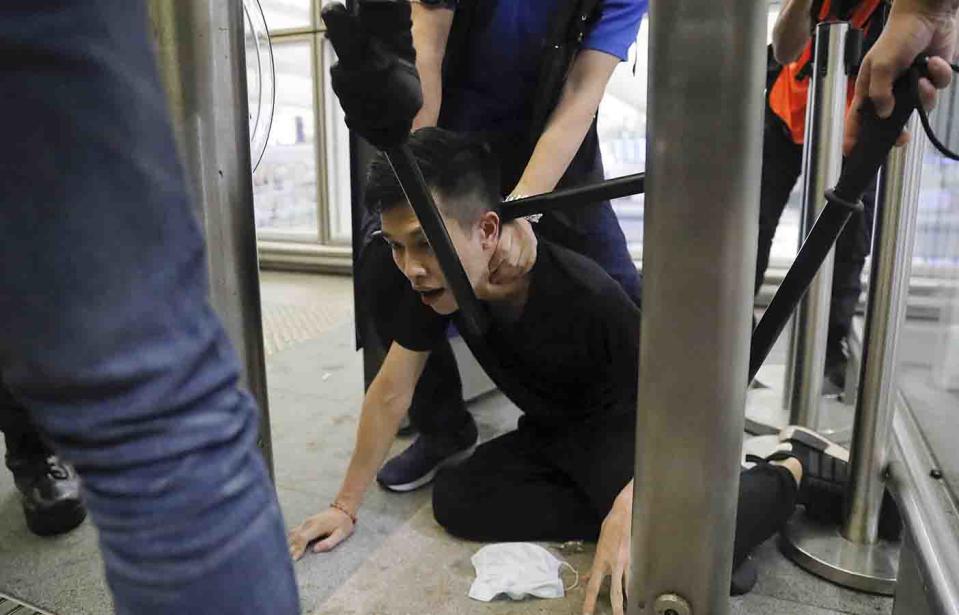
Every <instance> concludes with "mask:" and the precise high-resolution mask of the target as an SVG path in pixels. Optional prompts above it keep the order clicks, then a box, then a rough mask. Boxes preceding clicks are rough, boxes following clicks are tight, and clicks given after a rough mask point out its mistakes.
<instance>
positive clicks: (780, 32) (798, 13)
mask: <svg viewBox="0 0 959 615" xmlns="http://www.w3.org/2000/svg"><path fill="white" fill-rule="evenodd" d="M811 7H812V0H789V1H788V2H787V3H786V4H785V6H783V8H782V11H780V13H779V16H778V17H777V18H776V25H774V26H773V37H772V38H773V55H774V56H775V57H776V61H777V62H779V63H780V64H788V63H789V62H795V61H796V60H797V59H799V56H800V54H802V51H803V49H804V48H805V47H806V43H808V42H809V31H810V26H811V25H812V23H811V17H810V15H809V11H810V10H811Z"/></svg>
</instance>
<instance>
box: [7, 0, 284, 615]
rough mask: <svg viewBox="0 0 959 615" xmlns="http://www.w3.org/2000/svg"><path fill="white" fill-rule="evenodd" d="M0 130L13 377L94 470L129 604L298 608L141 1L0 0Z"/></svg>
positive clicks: (48, 430) (96, 497)
mask: <svg viewBox="0 0 959 615" xmlns="http://www.w3.org/2000/svg"><path fill="white" fill-rule="evenodd" d="M0 134H2V135H3V145H2V147H0V323H2V324H0V327H2V333H0V380H2V382H3V385H4V387H5V388H6V389H7V391H8V392H9V395H10V396H12V398H13V400H15V403H16V404H19V405H22V406H24V407H26V408H28V409H29V411H30V413H31V416H32V419H33V421H34V422H35V423H36V425H37V426H38V428H39V429H40V430H41V431H42V432H43V434H44V435H45V436H46V437H47V438H48V439H49V440H50V441H51V442H52V444H53V445H54V447H55V448H56V449H57V451H58V452H59V453H60V454H61V456H62V457H63V458H64V459H65V460H67V461H69V462H71V463H73V464H74V465H75V466H76V468H77V470H78V472H79V473H80V475H81V477H82V480H83V486H84V497H85V499H86V503H87V506H88V508H89V511H90V514H91V516H92V519H93V521H94V523H95V524H96V526H97V528H98V530H99V536H100V546H101V549H102V552H103V560H104V563H105V566H106V576H107V581H108V582H109V585H110V588H111V590H112V592H113V595H114V600H115V608H116V612H117V613H121V614H131V615H132V614H136V615H150V614H153V613H157V614H160V613H164V614H167V613H187V612H189V613H211V614H213V613H216V614H222V613H275V614H281V615H285V614H288V613H296V612H298V610H299V600H298V597H297V590H296V584H295V581H294V577H293V569H292V565H291V562H290V558H289V555H288V552H287V545H286V539H285V532H284V528H283V524H282V520H281V516H280V511H279V507H278V505H277V501H276V496H275V494H274V492H273V489H272V488H271V485H270V481H269V478H268V476H267V472H266V469H265V466H264V464H263V461H262V459H261V457H260V455H259V453H258V451H257V449H256V446H255V440H256V436H257V409H256V406H255V404H254V402H253V401H252V399H251V398H250V396H249V395H248V394H247V393H246V392H245V391H243V390H242V389H241V388H240V386H239V384H238V374H239V367H238V363H237V360H236V357H235V356H234V353H233V350H232V348H231V346H230V344H229V342H228V340H227V338H226V336H225V334H224V331H223V328H222V327H221V325H220V322H219V320H218V319H217V317H216V316H215V315H214V313H213V312H212V310H211V308H210V305H209V302H208V298H207V272H206V258H205V255H204V247H203V237H202V235H201V233H200V230H199V227H198V225H197V222H196V220H195V219H194V214H193V212H192V211H191V205H190V199H189V198H188V195H187V192H186V189H185V184H184V177H183V173H182V171H181V169H180V166H179V163H178V160H177V155H176V149H175V147H174V141H173V137H172V133H171V128H170V125H169V121H168V115H167V107H166V103H165V97H164V93H163V90H162V89H161V87H160V83H159V79H158V76H157V71H156V67H155V64H154V58H153V55H152V53H151V50H150V43H149V38H148V30H147V15H146V11H145V7H144V4H143V2H141V1H131V0H84V1H83V2H76V1H75V0H4V2H2V3H0ZM2 397H4V395H0V398H2ZM2 411H3V410H2V408H0V412H2Z"/></svg>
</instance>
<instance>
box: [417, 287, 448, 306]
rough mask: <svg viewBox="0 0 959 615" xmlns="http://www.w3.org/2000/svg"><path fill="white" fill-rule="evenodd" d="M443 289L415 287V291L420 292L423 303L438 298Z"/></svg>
mask: <svg viewBox="0 0 959 615" xmlns="http://www.w3.org/2000/svg"><path fill="white" fill-rule="evenodd" d="M443 290H444V289H442V288H431V289H429V290H419V289H417V291H416V292H418V293H419V294H420V297H421V298H422V299H423V302H424V303H432V302H433V301H435V300H436V299H438V298H439V296H440V295H442V294H443Z"/></svg>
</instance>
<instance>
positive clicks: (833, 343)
mask: <svg viewBox="0 0 959 615" xmlns="http://www.w3.org/2000/svg"><path fill="white" fill-rule="evenodd" d="M801 171H802V145H797V144H796V143H793V141H792V139H790V138H789V136H788V135H787V134H786V132H785V130H784V129H783V127H782V125H781V123H780V121H779V119H778V118H777V117H776V116H775V115H774V114H773V112H772V111H771V110H770V109H769V107H768V106H767V107H766V125H765V130H764V132H763V166H762V184H761V188H760V203H759V252H758V255H757V260H756V292H757V293H758V292H759V288H760V287H761V286H762V283H763V277H764V276H765V274H766V268H767V266H768V265H769V252H770V249H771V248H772V243H773V236H774V235H775V234H776V227H778V226H779V219H780V217H781V216H782V213H783V209H784V208H785V207H786V201H788V200H789V193H790V192H792V189H793V187H795V185H796V180H797V179H799V174H800V173H801ZM875 204H876V189H875V182H873V184H872V187H871V188H870V189H869V190H868V191H867V192H866V194H865V195H864V196H863V205H864V206H865V211H864V212H863V213H861V214H855V215H853V216H852V218H850V219H849V222H848V223H847V224H846V228H845V229H843V232H842V234H841V235H840V236H839V239H838V240H837V241H836V257H835V263H834V265H833V277H832V293H831V294H832V304H831V307H830V310H829V346H830V348H838V344H839V343H840V342H842V340H843V339H845V338H846V336H847V335H848V334H849V330H850V327H851V326H852V318H853V316H854V315H855V313H856V305H857V303H858V302H859V295H860V294H861V293H862V280H861V278H862V268H863V265H864V264H865V262H866V257H867V256H868V255H869V250H870V247H871V246H870V242H871V241H872V222H873V214H874V211H875Z"/></svg>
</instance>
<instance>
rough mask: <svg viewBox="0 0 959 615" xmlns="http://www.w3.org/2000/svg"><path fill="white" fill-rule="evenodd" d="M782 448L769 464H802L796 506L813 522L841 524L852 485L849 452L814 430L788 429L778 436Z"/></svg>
mask: <svg viewBox="0 0 959 615" xmlns="http://www.w3.org/2000/svg"><path fill="white" fill-rule="evenodd" d="M779 439H780V440H781V441H782V443H783V444H782V445H781V448H780V449H779V450H777V451H776V452H775V453H773V454H772V455H770V456H769V457H767V458H766V459H767V460H768V461H775V460H781V459H786V458H789V457H792V458H795V459H797V460H798V461H799V463H800V464H801V465H802V480H801V481H800V484H799V494H798V496H797V499H796V501H797V503H798V504H802V505H803V506H804V507H805V508H806V514H808V515H809V516H810V517H812V518H813V519H817V520H819V521H823V522H827V523H841V522H842V514H843V508H842V506H843V496H844V495H845V491H846V483H847V482H849V451H847V450H846V449H844V448H842V447H841V446H839V445H838V444H836V443H834V442H831V441H830V440H828V439H826V438H825V437H823V436H821V435H819V434H818V433H816V432H815V431H812V430H811V429H807V428H805V427H798V426H794V425H793V426H789V427H786V428H785V429H783V430H782V431H781V432H780V434H779Z"/></svg>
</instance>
